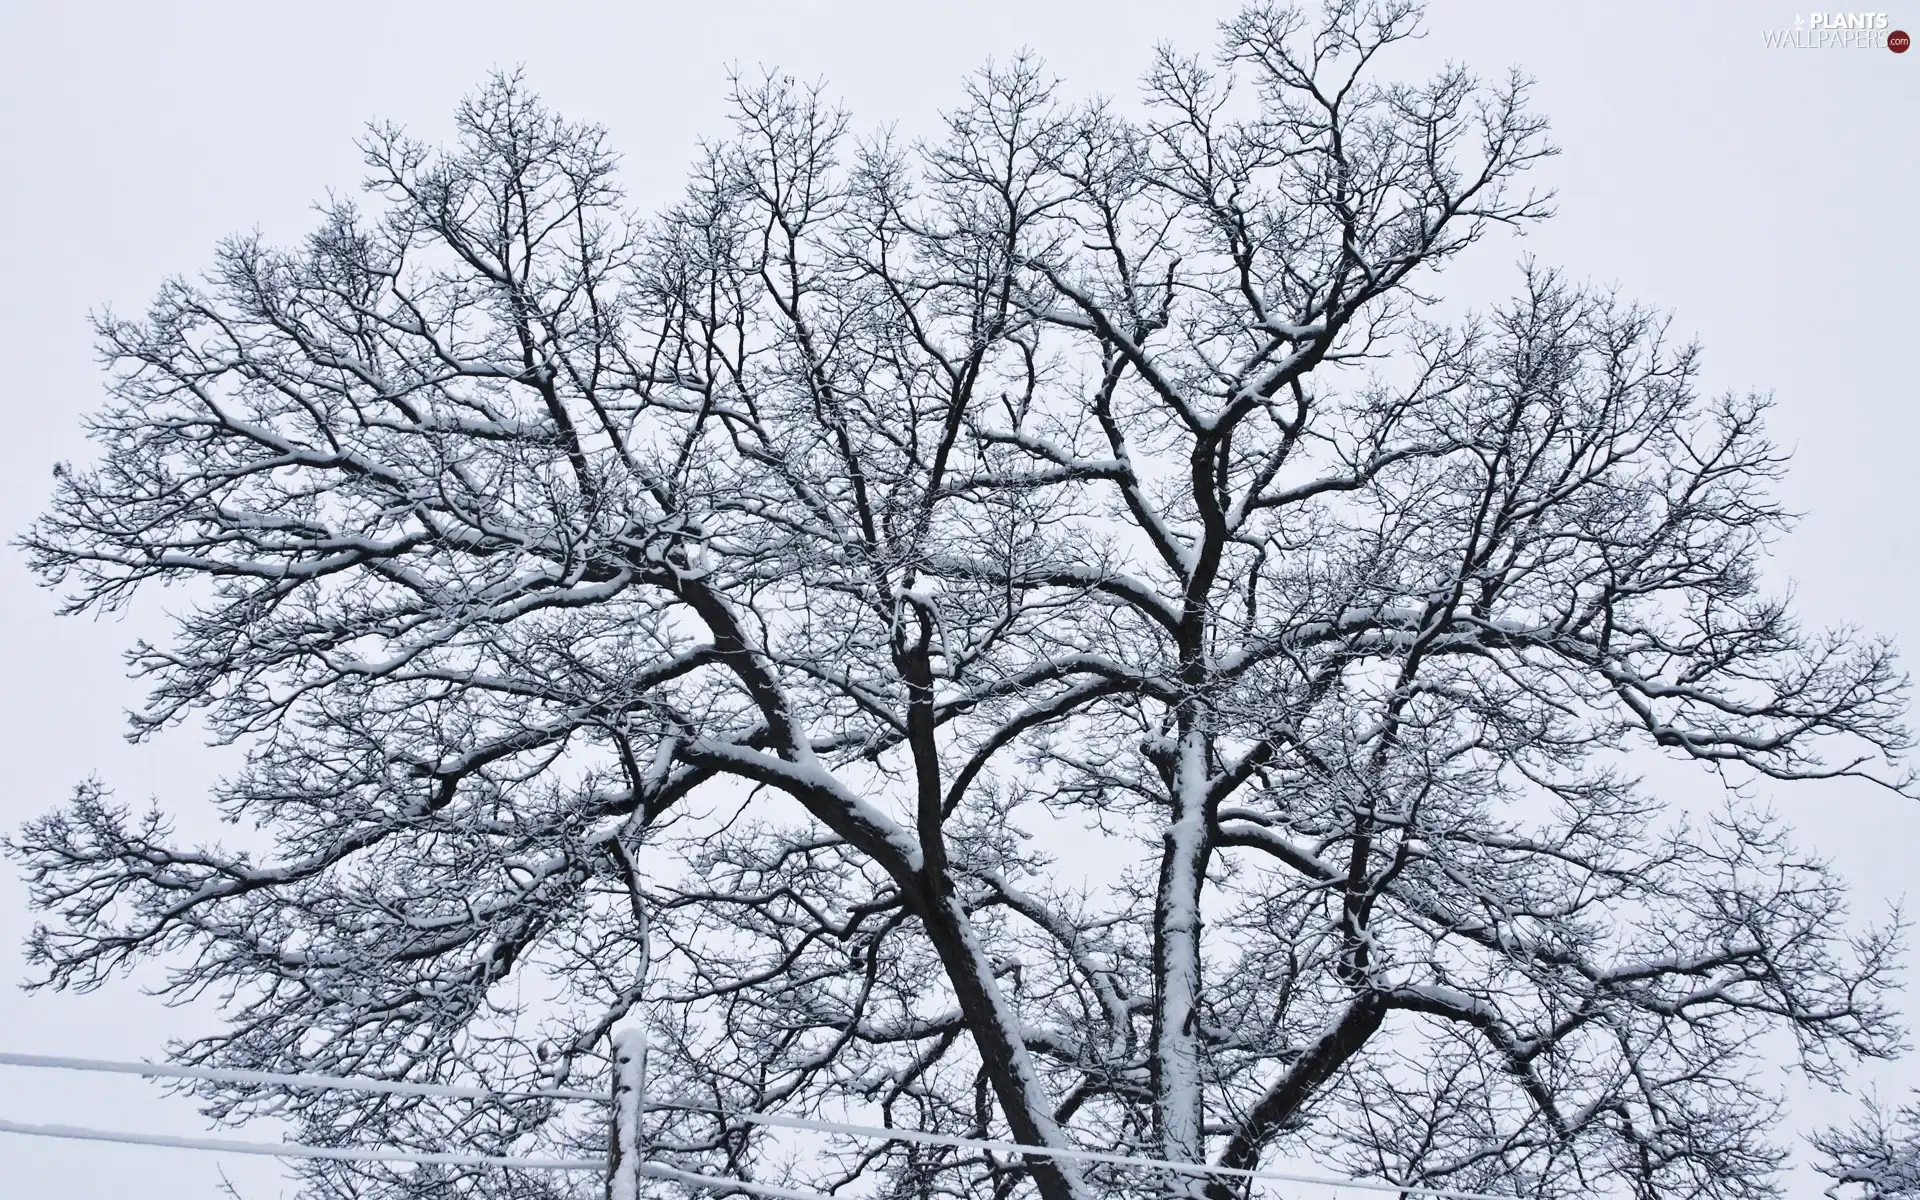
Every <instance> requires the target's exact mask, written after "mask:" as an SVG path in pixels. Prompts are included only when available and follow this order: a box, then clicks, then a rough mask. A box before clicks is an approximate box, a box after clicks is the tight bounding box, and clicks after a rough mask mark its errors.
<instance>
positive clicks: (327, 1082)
mask: <svg viewBox="0 0 1920 1200" xmlns="http://www.w3.org/2000/svg"><path fill="white" fill-rule="evenodd" d="M0 1066H18V1067H49V1068H54V1069H58V1070H69V1071H97V1072H108V1073H114V1074H125V1075H140V1076H145V1077H148V1078H158V1079H198V1080H206V1081H209V1082H215V1083H243V1084H255V1085H264V1086H284V1087H303V1088H322V1089H331V1090H339V1091H360V1092H376V1093H390V1094H397V1095H415V1096H432V1097H439V1098H443V1099H460V1100H493V1099H534V1098H538V1099H552V1100H584V1101H591V1102H595V1103H601V1104H604V1103H607V1102H608V1101H609V1099H610V1097H609V1096H608V1095H607V1094H606V1093H603V1092H587V1091H579V1090H574V1089H564V1088H559V1089H552V1090H539V1091H533V1090H527V1091H511V1090H506V1091H494V1090H491V1089H487V1088H476V1087H461V1086H457V1085H453V1084H439V1083H410V1082H403V1081H399V1080H387V1079H372V1078H368V1077H366V1076H345V1075H311V1074H283V1073H280V1072H276V1071H247V1070H236V1069H232V1068H225V1067H193V1066H166V1065H162V1064H157V1063H139V1062H121V1061H116V1060H112V1059H98V1058H73V1057H62V1056H56V1055H45V1054H17V1053H12V1052H8V1051H0ZM646 1107H647V1108H648V1109H649V1110H650V1111H654V1112H692V1113H701V1114H704V1115H708V1116H716V1117H720V1118H723V1119H726V1120H734V1121H741V1122H746V1123H749V1124H756V1125H766V1126H770V1127H774V1128H782V1129H794V1130H800V1131H804V1132H809V1133H826V1134H839V1135H843V1136H849V1137H864V1138H872V1139H875V1140H879V1141H890V1142H916V1143H919V1144H920V1145H926V1146H945V1147H949V1148H953V1149H962V1150H980V1151H989V1152H992V1153H996V1154H1008V1155H1016V1156H1021V1157H1044V1158H1053V1159H1061V1160H1065V1161H1072V1162H1088V1163H1100V1164H1102V1165H1106V1166H1123V1167H1138V1168H1141V1169H1145V1170H1153V1171H1163V1172H1166V1173H1168V1174H1174V1175H1187V1176H1195V1177H1200V1178H1218V1177H1226V1178H1232V1179H1248V1180H1260V1181H1265V1182H1271V1183H1298V1184H1309V1185H1313V1186H1317V1187H1335V1188H1349V1189H1352V1190H1354V1191H1368V1192H1390V1193H1393V1194H1396V1195H1406V1196H1425V1197H1429V1198H1430V1200H1513V1198H1512V1197H1511V1196H1496V1195H1493V1194H1491V1193H1487V1192H1464V1191H1454V1190H1451V1189H1448V1188H1436V1187H1425V1186H1421V1185H1419V1184H1399V1183H1388V1182H1382V1181H1376V1180H1370V1179H1353V1178H1346V1179H1335V1178H1328V1177H1324V1176H1315V1175H1299V1174H1293V1173H1290V1172H1285V1171H1271V1170H1259V1169H1252V1168H1246V1167H1227V1166H1217V1165H1214V1164H1212V1163H1177V1162H1168V1161H1167V1160H1165V1159H1158V1158H1144V1157H1139V1156H1135V1155H1129V1154H1115V1153H1111V1152H1107V1151H1100V1150H1082V1149H1078V1148H1074V1147H1064V1146H1029V1145H1025V1144H1023V1143H1019V1142H1007V1141H998V1140H993V1139H985V1138H969V1137H961V1136H959V1135H956V1134H944V1133H929V1132H926V1131H923V1130H918V1129H898V1128H892V1127H884V1126H877V1125H854V1124H849V1123H845V1122H839V1121H816V1120H811V1119H809V1118H806V1117H792V1116H787V1115H785V1114H783V1113H763V1112H738V1111H734V1110H731V1109H724V1108H717V1107H714V1106H711V1105H705V1104H690V1103H682V1102H677V1101H671V1100H653V1101H649V1102H648V1103H647V1106H646ZM233 1144H234V1145H240V1144H243V1143H233ZM247 1144H253V1145H260V1144H262V1143H247ZM251 1152H252V1153H261V1152H262V1151H258V1150H256V1151H251ZM370 1152H371V1151H370ZM378 1153H392V1154H403V1153H406V1152H403V1151H378ZM401 1161H407V1160H401ZM503 1161H504V1162H506V1163H517V1162H520V1161H522V1160H518V1159H508V1160H503ZM595 1169H604V1165H603V1164H597V1165H596V1167H595ZM756 1186H757V1185H756Z"/></svg>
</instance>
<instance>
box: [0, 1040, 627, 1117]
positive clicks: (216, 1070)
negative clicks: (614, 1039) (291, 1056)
mask: <svg viewBox="0 0 1920 1200" xmlns="http://www.w3.org/2000/svg"><path fill="white" fill-rule="evenodd" d="M0 1066H5V1067H52V1068H54V1069H56V1070H62V1071H103V1072H107V1073H109V1074H117V1075H142V1076H145V1077H147V1078H149V1079H203V1080H206V1081H208V1082H210V1083H252V1084H260V1085H262V1086H268V1087H301V1088H325V1089H327V1090H329V1091H343V1092H386V1093H390V1094H392V1095H396V1096H437V1097H440V1098H442V1099H449V1100H532V1099H545V1100H590V1101H597V1102H599V1103H602V1104H604V1103H606V1102H607V1100H608V1099H609V1096H608V1094H607V1093H606V1092H583V1091H579V1090H575V1089H566V1088H556V1089H554V1090H552V1091H546V1090H540V1091H532V1090H529V1091H496V1090H493V1089H490V1088H477V1087H459V1086H456V1085H454V1084H447V1083H409V1082H405V1081H402V1080H395V1079H372V1078H369V1077H367V1076H364V1075H285V1074H281V1073H280V1072H278V1071H240V1070H234V1069H231V1068H228V1067H175V1066H166V1065H164V1064H161V1063H142V1062H119V1061H116V1060H113V1059H106V1058H70V1057H63V1056H59V1055H52V1054H15V1053H12V1052H9V1051H5V1050H0Z"/></svg>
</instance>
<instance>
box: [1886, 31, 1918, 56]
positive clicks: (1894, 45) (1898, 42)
mask: <svg viewBox="0 0 1920 1200" xmlns="http://www.w3.org/2000/svg"><path fill="white" fill-rule="evenodd" d="M1911 45H1913V39H1912V38H1910V37H1908V36H1907V31H1906V30H1904V29H1896V30H1894V31H1893V32H1892V33H1889V34H1888V35H1887V49H1889V50H1891V51H1893V52H1894V53H1895V54H1905V53H1906V52H1907V47H1908V46H1911Z"/></svg>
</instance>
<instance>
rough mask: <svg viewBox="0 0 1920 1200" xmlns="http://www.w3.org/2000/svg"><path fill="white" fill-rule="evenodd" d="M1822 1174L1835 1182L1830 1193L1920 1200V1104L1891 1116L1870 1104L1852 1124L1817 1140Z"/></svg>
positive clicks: (1878, 1199) (1885, 1199) (1866, 1198)
mask: <svg viewBox="0 0 1920 1200" xmlns="http://www.w3.org/2000/svg"><path fill="white" fill-rule="evenodd" d="M1813 1141H1814V1146H1815V1147H1816V1148H1817V1149H1818V1150H1819V1151H1820V1153H1821V1154H1822V1155H1823V1156H1824V1159H1825V1161H1824V1162H1822V1163H1821V1165H1820V1170H1821V1172H1822V1173H1823V1174H1825V1175H1826V1176H1827V1177H1828V1178H1830V1179H1832V1180H1833V1181H1834V1182H1833V1186H1832V1187H1831V1188H1828V1189H1827V1195H1829V1196H1833V1197H1836V1198H1838V1197H1841V1196H1853V1197H1857V1198H1858V1200H1913V1198H1914V1197H1920V1105H1908V1106H1906V1107H1904V1108H1901V1109H1898V1110H1896V1111H1894V1112H1888V1111H1887V1110H1886V1109H1885V1108H1884V1107H1883V1106H1882V1105H1880V1104H1879V1103H1878V1102H1877V1101H1869V1102H1868V1104H1867V1110H1866V1113H1865V1114H1864V1115H1863V1116H1862V1117H1861V1118H1860V1119H1859V1120H1857V1121H1855V1122H1854V1123H1853V1124H1852V1125H1849V1126H1847V1127H1845V1128H1842V1129H1830V1130H1827V1131H1825V1132H1824V1133H1822V1134H1820V1135H1818V1136H1816V1137H1815V1138H1814V1139H1813Z"/></svg>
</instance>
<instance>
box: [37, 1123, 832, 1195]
mask: <svg viewBox="0 0 1920 1200" xmlns="http://www.w3.org/2000/svg"><path fill="white" fill-rule="evenodd" d="M0 1133H18V1134H24V1135H26V1136H28V1137H49V1138H70V1139H74V1140H77V1141H83V1142H117V1143H119V1144H121V1145H127V1146H164V1147H167V1148H169V1149H173V1150H212V1151H216V1152H218V1153H221V1154H260V1155H265V1156H267V1157H269V1158H324V1159H330V1160H332V1161H335V1162H400V1163H423V1164H428V1165H434V1166H449V1167H508V1168H511V1169H513V1170H516V1171H596V1172H598V1171H605V1170H606V1169H607V1164H606V1163H604V1162H598V1161H595V1160H593V1159H584V1158H509V1157H504V1156H501V1155H497V1154H436V1153H431V1152H428V1151H424V1150H418V1151H416V1150H388V1149H385V1148H383V1147H380V1146H305V1145H301V1144H300V1143H298V1142H241V1141H234V1140H231V1139H229V1138H200V1137H177V1136H175V1135H173V1134H168V1133H128V1132H124V1131H121V1130H112V1129H90V1128H87V1127H86V1126H82V1125H29V1124H26V1123H24V1122H20V1121H8V1120H4V1119H0ZM635 1170H636V1171H637V1172H638V1173H639V1174H641V1175H645V1176H647V1177H648V1178H651V1179H666V1180H671V1181H673V1182H675V1183H683V1184H688V1185H691V1186H693V1187H698V1188H705V1189H706V1190H708V1191H715V1192H745V1193H746V1194H748V1195H750V1196H765V1197H767V1198H768V1200H826V1196H825V1194H824V1193H822V1192H814V1191H804V1190H801V1189H798V1188H783V1187H777V1186H775V1185H773V1184H767V1183H749V1182H747V1181H744V1180H739V1179H722V1178H720V1177H718V1176H714V1175H702V1174H700V1173H699V1172H698V1171H682V1170H680V1169H679V1168H677V1167H669V1166H667V1165H666V1164H665V1163H653V1162H643V1163H640V1164H638V1165H637V1166H636V1167H635Z"/></svg>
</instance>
